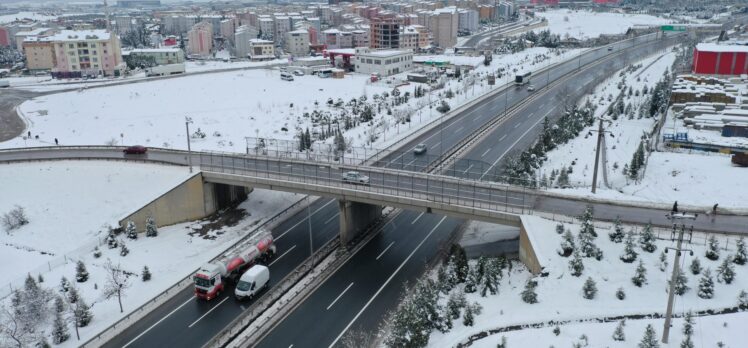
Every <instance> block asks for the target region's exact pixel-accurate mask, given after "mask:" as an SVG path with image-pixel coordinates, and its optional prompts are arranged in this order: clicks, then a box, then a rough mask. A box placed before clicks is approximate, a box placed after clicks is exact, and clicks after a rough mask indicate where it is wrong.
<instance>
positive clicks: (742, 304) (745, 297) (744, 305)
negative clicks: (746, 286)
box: [738, 290, 748, 311]
mask: <svg viewBox="0 0 748 348" xmlns="http://www.w3.org/2000/svg"><path fill="white" fill-rule="evenodd" d="M738 309H740V310H741V311H748V292H746V291H745V290H740V294H738Z"/></svg>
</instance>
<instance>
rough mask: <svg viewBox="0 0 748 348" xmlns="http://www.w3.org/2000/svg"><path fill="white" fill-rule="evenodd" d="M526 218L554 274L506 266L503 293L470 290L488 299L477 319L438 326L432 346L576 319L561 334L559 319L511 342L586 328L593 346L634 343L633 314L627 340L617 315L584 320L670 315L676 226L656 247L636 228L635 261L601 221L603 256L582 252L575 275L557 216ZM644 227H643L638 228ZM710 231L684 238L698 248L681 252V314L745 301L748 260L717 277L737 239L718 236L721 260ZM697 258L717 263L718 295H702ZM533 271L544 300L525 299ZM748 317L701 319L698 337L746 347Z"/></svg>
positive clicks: (473, 298) (531, 343) (543, 342)
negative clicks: (620, 336) (617, 336)
mask: <svg viewBox="0 0 748 348" xmlns="http://www.w3.org/2000/svg"><path fill="white" fill-rule="evenodd" d="M523 222H524V224H525V228H526V229H527V230H528V233H530V234H531V236H532V239H531V240H532V243H533V247H534V249H535V251H536V253H537V255H538V258H539V260H540V262H541V265H543V266H545V268H544V269H543V272H547V276H537V277H533V276H532V274H531V273H529V272H528V271H527V269H526V268H525V267H524V266H523V265H521V264H519V263H514V267H512V268H511V270H510V271H509V273H508V274H507V272H506V270H505V272H504V276H503V278H502V279H501V281H500V286H499V289H498V293H497V294H496V295H491V294H488V293H487V295H486V297H481V296H480V290H479V291H478V292H475V293H468V294H466V297H467V301H468V303H473V302H478V303H479V304H480V305H481V306H482V313H481V314H480V315H477V316H475V324H474V325H473V326H465V325H463V323H462V319H457V320H454V321H453V325H454V327H453V329H452V330H450V331H449V332H447V333H440V332H436V331H434V332H432V334H431V336H430V339H429V346H431V347H453V346H455V345H456V344H457V343H460V342H463V341H464V340H466V339H467V338H468V337H469V336H471V335H473V334H477V333H479V332H481V331H484V330H491V329H499V328H505V327H509V326H513V325H525V324H535V323H547V322H550V321H560V322H569V324H568V325H567V324H564V325H561V333H562V335H561V336H559V337H556V336H555V335H553V333H552V330H553V326H546V327H545V328H543V329H539V330H534V329H523V330H521V331H515V332H512V333H510V334H505V335H507V336H508V338H510V340H509V346H510V347H515V346H517V347H546V346H549V345H550V344H557V343H559V342H560V343H563V344H557V345H556V346H557V347H565V346H567V345H568V343H565V342H569V341H570V340H574V339H578V337H579V336H580V335H582V334H586V335H587V336H589V337H590V346H591V347H607V346H610V347H632V346H634V345H635V344H636V343H638V342H639V341H640V340H641V337H642V335H643V327H644V325H645V324H646V322H645V321H633V320H632V321H627V322H628V323H630V325H627V327H626V330H625V333H626V342H627V343H626V344H624V343H616V342H613V341H612V339H611V335H612V333H613V329H614V327H615V325H616V323H615V322H614V323H612V324H594V323H591V322H586V323H579V322H585V321H591V320H592V319H596V318H606V317H617V316H623V315H640V314H644V315H652V314H655V313H659V314H660V315H662V314H664V312H665V307H666V304H667V293H666V288H667V284H668V280H669V279H670V274H671V271H672V265H673V262H674V257H675V253H674V252H670V253H668V254H665V255H666V258H667V262H668V266H667V268H666V269H665V271H661V270H660V266H659V265H660V261H659V257H660V254H661V252H662V251H663V250H665V248H666V247H674V246H675V244H676V243H675V242H672V241H670V240H669V237H670V235H669V233H666V234H667V236H664V235H663V236H662V237H663V238H667V239H665V240H657V241H656V242H655V244H656V245H657V249H656V250H655V251H654V252H652V253H648V252H646V251H644V250H642V248H641V247H640V246H639V243H638V235H635V241H634V246H635V247H634V249H635V251H636V252H637V253H638V256H637V258H636V260H635V261H634V262H633V263H624V262H623V261H621V260H620V259H619V256H620V255H621V254H622V253H623V250H624V243H614V242H612V241H611V240H610V239H609V237H608V233H609V232H611V231H612V226H611V225H610V224H603V225H598V226H597V227H596V232H597V234H598V237H597V238H596V239H594V243H595V245H596V246H597V247H598V248H600V250H602V252H603V258H602V260H600V261H597V260H595V259H594V258H582V260H583V264H584V270H583V272H582V275H581V276H579V277H575V276H573V275H572V274H571V272H570V268H569V260H570V259H572V257H571V256H570V257H568V258H567V257H562V256H560V255H559V254H558V253H557V250H559V249H560V245H561V242H562V240H563V238H562V235H560V234H557V233H556V232H555V231H556V225H557V223H556V222H554V221H550V220H545V219H542V218H538V217H523ZM564 227H565V229H568V230H570V231H571V233H572V234H573V235H574V237H575V238H574V240H575V242H577V248H579V239H578V237H577V236H578V233H579V230H580V226H579V225H577V224H564ZM628 230H629V228H627V227H625V226H624V231H628ZM640 230H641V229H639V230H638V231H636V232H637V233H638V232H640ZM704 238H705V237H704V236H703V235H700V234H697V235H695V236H694V239H693V244H687V243H686V244H684V246H685V247H686V248H688V249H691V250H693V253H694V254H693V256H691V255H690V254H688V253H684V254H683V257H682V258H681V267H684V268H683V269H684V271H685V276H686V277H687V286H688V287H690V289H689V290H688V291H687V292H686V293H685V294H684V295H682V296H676V297H675V305H674V307H673V308H674V313H675V314H677V315H682V314H684V313H685V312H687V311H689V310H692V311H703V310H707V309H718V310H721V309H724V308H731V307H735V306H736V305H737V303H738V294H739V293H740V291H741V290H746V289H748V265H743V266H741V265H734V267H735V273H736V276H735V278H734V280H733V282H732V283H731V284H726V283H724V282H721V281H717V274H716V269H717V268H718V267H719V266H720V264H722V262H723V261H724V260H725V259H726V257H728V256H731V255H733V254H735V248H736V247H735V245H736V238H735V237H727V236H717V240H718V242H719V254H720V256H719V259H718V260H716V261H711V260H709V259H707V258H706V257H705V256H704V255H705V251H706V246H705V240H704ZM728 239H729V242H728ZM725 248H726V249H725ZM696 258H698V259H699V261H700V263H701V266H702V268H704V269H706V268H709V269H711V273H712V276H713V277H714V297H713V298H712V299H702V298H700V297H699V296H697V293H698V288H699V281H700V279H701V278H702V275H701V274H699V275H694V274H693V273H691V271H690V265H691V262H692V261H693V260H694V259H696ZM640 260H641V261H643V264H644V267H645V268H646V279H647V282H646V284H644V285H643V286H642V287H637V286H635V285H634V284H633V283H632V281H631V278H632V277H633V276H634V274H635V269H636V267H637V265H638V262H639V261H640ZM471 264H472V265H474V264H475V263H474V261H471ZM702 274H703V273H702ZM588 277H590V278H592V279H593V280H594V281H595V282H596V287H597V290H598V291H597V294H596V296H595V297H594V298H593V299H591V300H588V299H585V298H583V297H582V287H583V284H584V283H585V281H586V280H587V278H588ZM531 278H532V279H534V280H535V281H537V282H538V286H537V288H536V293H537V298H538V301H539V302H538V303H536V304H528V303H525V302H524V301H522V296H521V293H522V291H523V290H524V288H525V282H526V281H527V280H528V279H531ZM461 288H462V285H458V286H457V288H456V289H453V290H452V292H455V291H459V290H460V289H461ZM619 288H623V290H624V293H625V299H624V300H619V299H618V298H617V297H616V291H617V289H619ZM479 289H480V287H479ZM446 297H447V296H445V295H442V301H443V302H440V303H441V304H444V303H445V302H446V300H445V298H446ZM651 322H653V323H654V327H655V329H656V331H657V332H658V334H661V333H662V325H663V324H662V323H663V321H662V320H652V321H651ZM723 322H728V325H727V326H726V327H723V328H720V329H719V330H716V327H715V326H718V325H719V326H721V325H722V323H723ZM680 323H681V321H680V320H676V321H675V326H674V329H673V330H672V331H671V332H672V334H671V339H672V341H671V342H677V343H676V344H680V338H681V337H682V335H680V334H679V333H678V332H679V330H680V325H681V324H680ZM746 323H748V316H747V315H746V314H736V315H731V316H721V317H711V318H707V317H702V318H697V319H696V332H697V336H696V337H695V338H696V342H703V344H707V343H708V345H707V346H713V344H714V343H715V341H714V340H715V339H719V340H723V341H724V342H725V343H727V342H728V341H729V342H732V343H733V345H728V346H735V345H734V344H738V346H739V345H740V344H739V343H738V342H743V341H742V339H743V338H744V337H745V333H744V332H743V331H745V330H743V328H744V327H745V324H746ZM710 328H715V330H714V331H712V332H710ZM546 331H547V333H546ZM564 332H566V334H564ZM501 335H504V334H496V335H491V336H489V337H488V338H484V339H481V340H479V341H478V342H476V344H479V345H478V346H479V347H488V346H491V347H495V346H496V343H497V342H499V341H500V338H501ZM632 342H634V343H632ZM673 346H674V345H673Z"/></svg>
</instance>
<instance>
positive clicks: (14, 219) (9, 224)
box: [2, 205, 29, 232]
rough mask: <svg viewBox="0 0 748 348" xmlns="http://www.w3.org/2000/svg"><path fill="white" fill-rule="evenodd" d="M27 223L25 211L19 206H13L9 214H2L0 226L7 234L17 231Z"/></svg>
mask: <svg viewBox="0 0 748 348" xmlns="http://www.w3.org/2000/svg"><path fill="white" fill-rule="evenodd" d="M28 223H29V219H28V217H27V216H26V211H25V210H24V209H23V207H21V206H18V205H17V206H15V207H13V209H11V210H10V211H9V212H7V213H5V214H3V217H2V224H3V228H5V230H6V231H7V232H10V231H12V230H15V229H18V228H20V227H21V226H23V225H26V224H28Z"/></svg>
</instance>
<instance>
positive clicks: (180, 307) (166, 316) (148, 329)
mask: <svg viewBox="0 0 748 348" xmlns="http://www.w3.org/2000/svg"><path fill="white" fill-rule="evenodd" d="M194 300H195V295H192V296H190V299H189V300H187V301H185V302H184V303H182V304H181V305H179V307H177V308H174V310H173V311H171V312H169V314H167V315H165V316H164V317H163V318H161V319H160V320H159V321H157V322H156V323H155V324H153V325H151V326H150V327H149V328H147V329H145V331H143V332H141V333H140V335H137V336H135V338H133V339H132V340H130V342H127V343H126V344H125V345H124V346H122V348H127V346H129V345H131V344H132V343H133V342H135V341H137V340H138V338H140V337H142V336H143V335H145V334H147V333H148V331H151V329H153V328H154V327H156V325H158V324H161V322H162V321H164V320H166V318H168V317H170V316H171V315H172V314H174V312H176V311H178V310H180V309H182V307H184V305H186V304H188V303H190V302H192V301H194Z"/></svg>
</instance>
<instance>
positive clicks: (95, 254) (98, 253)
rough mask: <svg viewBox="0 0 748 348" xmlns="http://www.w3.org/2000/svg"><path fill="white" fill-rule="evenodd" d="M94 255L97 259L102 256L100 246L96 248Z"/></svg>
mask: <svg viewBox="0 0 748 348" xmlns="http://www.w3.org/2000/svg"><path fill="white" fill-rule="evenodd" d="M93 257H94V258H96V259H98V258H100V257H101V250H99V247H95V248H94V252H93Z"/></svg>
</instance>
